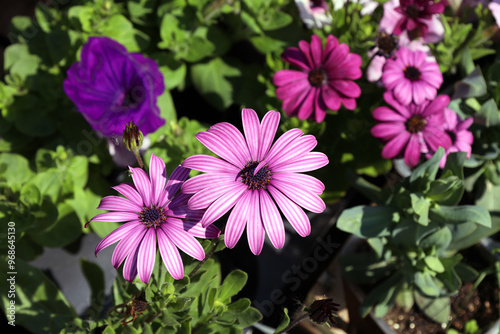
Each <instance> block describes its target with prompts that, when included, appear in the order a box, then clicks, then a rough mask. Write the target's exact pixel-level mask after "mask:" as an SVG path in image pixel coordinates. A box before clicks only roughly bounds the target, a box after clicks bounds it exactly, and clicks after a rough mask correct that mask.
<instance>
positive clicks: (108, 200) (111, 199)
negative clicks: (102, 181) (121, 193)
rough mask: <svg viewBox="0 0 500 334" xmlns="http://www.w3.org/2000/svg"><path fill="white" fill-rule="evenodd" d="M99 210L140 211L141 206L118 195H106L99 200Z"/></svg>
mask: <svg viewBox="0 0 500 334" xmlns="http://www.w3.org/2000/svg"><path fill="white" fill-rule="evenodd" d="M97 208H98V209H99V210H110V211H125V212H136V213H137V212H141V211H142V207H140V206H139V205H137V204H135V203H134V202H132V201H130V200H128V199H126V198H123V197H118V196H106V197H104V198H103V199H102V200H101V203H99V206H98V207H97Z"/></svg>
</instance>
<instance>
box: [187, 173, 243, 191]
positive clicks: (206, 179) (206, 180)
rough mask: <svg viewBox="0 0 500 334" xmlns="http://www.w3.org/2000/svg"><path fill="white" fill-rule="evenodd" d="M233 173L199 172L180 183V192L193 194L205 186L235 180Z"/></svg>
mask: <svg viewBox="0 0 500 334" xmlns="http://www.w3.org/2000/svg"><path fill="white" fill-rule="evenodd" d="M235 178H236V177H235V175H234V174H230V173H209V174H200V175H196V176H195V177H192V178H190V179H189V180H187V181H186V182H184V184H183V185H182V192H183V193H185V194H194V193H196V192H198V191H200V190H203V189H205V188H207V187H219V186H222V185H224V184H227V183H231V182H234V181H235Z"/></svg>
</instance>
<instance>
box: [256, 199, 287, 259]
mask: <svg viewBox="0 0 500 334" xmlns="http://www.w3.org/2000/svg"><path fill="white" fill-rule="evenodd" d="M259 197H260V214H261V217H262V223H263V224H264V228H265V229H266V232H267V236H268V237H269V240H271V243H272V244H273V246H274V248H277V249H279V248H283V245H284V244H285V226H284V224H283V219H282V218H281V215H280V213H279V211H278V208H277V207H276V204H275V203H274V201H273V199H272V198H271V196H269V194H268V193H267V191H265V190H264V189H260V190H259Z"/></svg>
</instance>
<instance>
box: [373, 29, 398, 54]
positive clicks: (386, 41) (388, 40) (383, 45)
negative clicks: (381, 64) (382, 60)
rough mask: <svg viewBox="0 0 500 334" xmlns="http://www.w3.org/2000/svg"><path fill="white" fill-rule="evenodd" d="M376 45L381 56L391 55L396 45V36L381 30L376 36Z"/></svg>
mask: <svg viewBox="0 0 500 334" xmlns="http://www.w3.org/2000/svg"><path fill="white" fill-rule="evenodd" d="M377 46H378V48H379V50H380V52H379V53H380V54H381V55H382V56H384V57H391V56H392V54H393V52H394V51H395V50H396V48H397V46H398V40H397V38H396V36H394V35H392V34H391V35H389V34H387V33H385V32H382V33H380V36H379V37H378V40H377Z"/></svg>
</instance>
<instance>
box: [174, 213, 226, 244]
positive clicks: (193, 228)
mask: <svg viewBox="0 0 500 334" xmlns="http://www.w3.org/2000/svg"><path fill="white" fill-rule="evenodd" d="M170 225H172V226H174V227H175V228H177V229H182V230H184V231H186V232H188V233H189V234H191V235H192V236H194V237H197V238H203V239H214V238H217V237H218V236H219V235H220V230H219V229H218V228H217V227H216V226H215V225H208V226H207V227H203V226H202V225H201V224H200V223H199V222H195V221H190V220H181V219H175V218H170V219H169V220H168V226H170ZM166 228H168V227H166Z"/></svg>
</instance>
